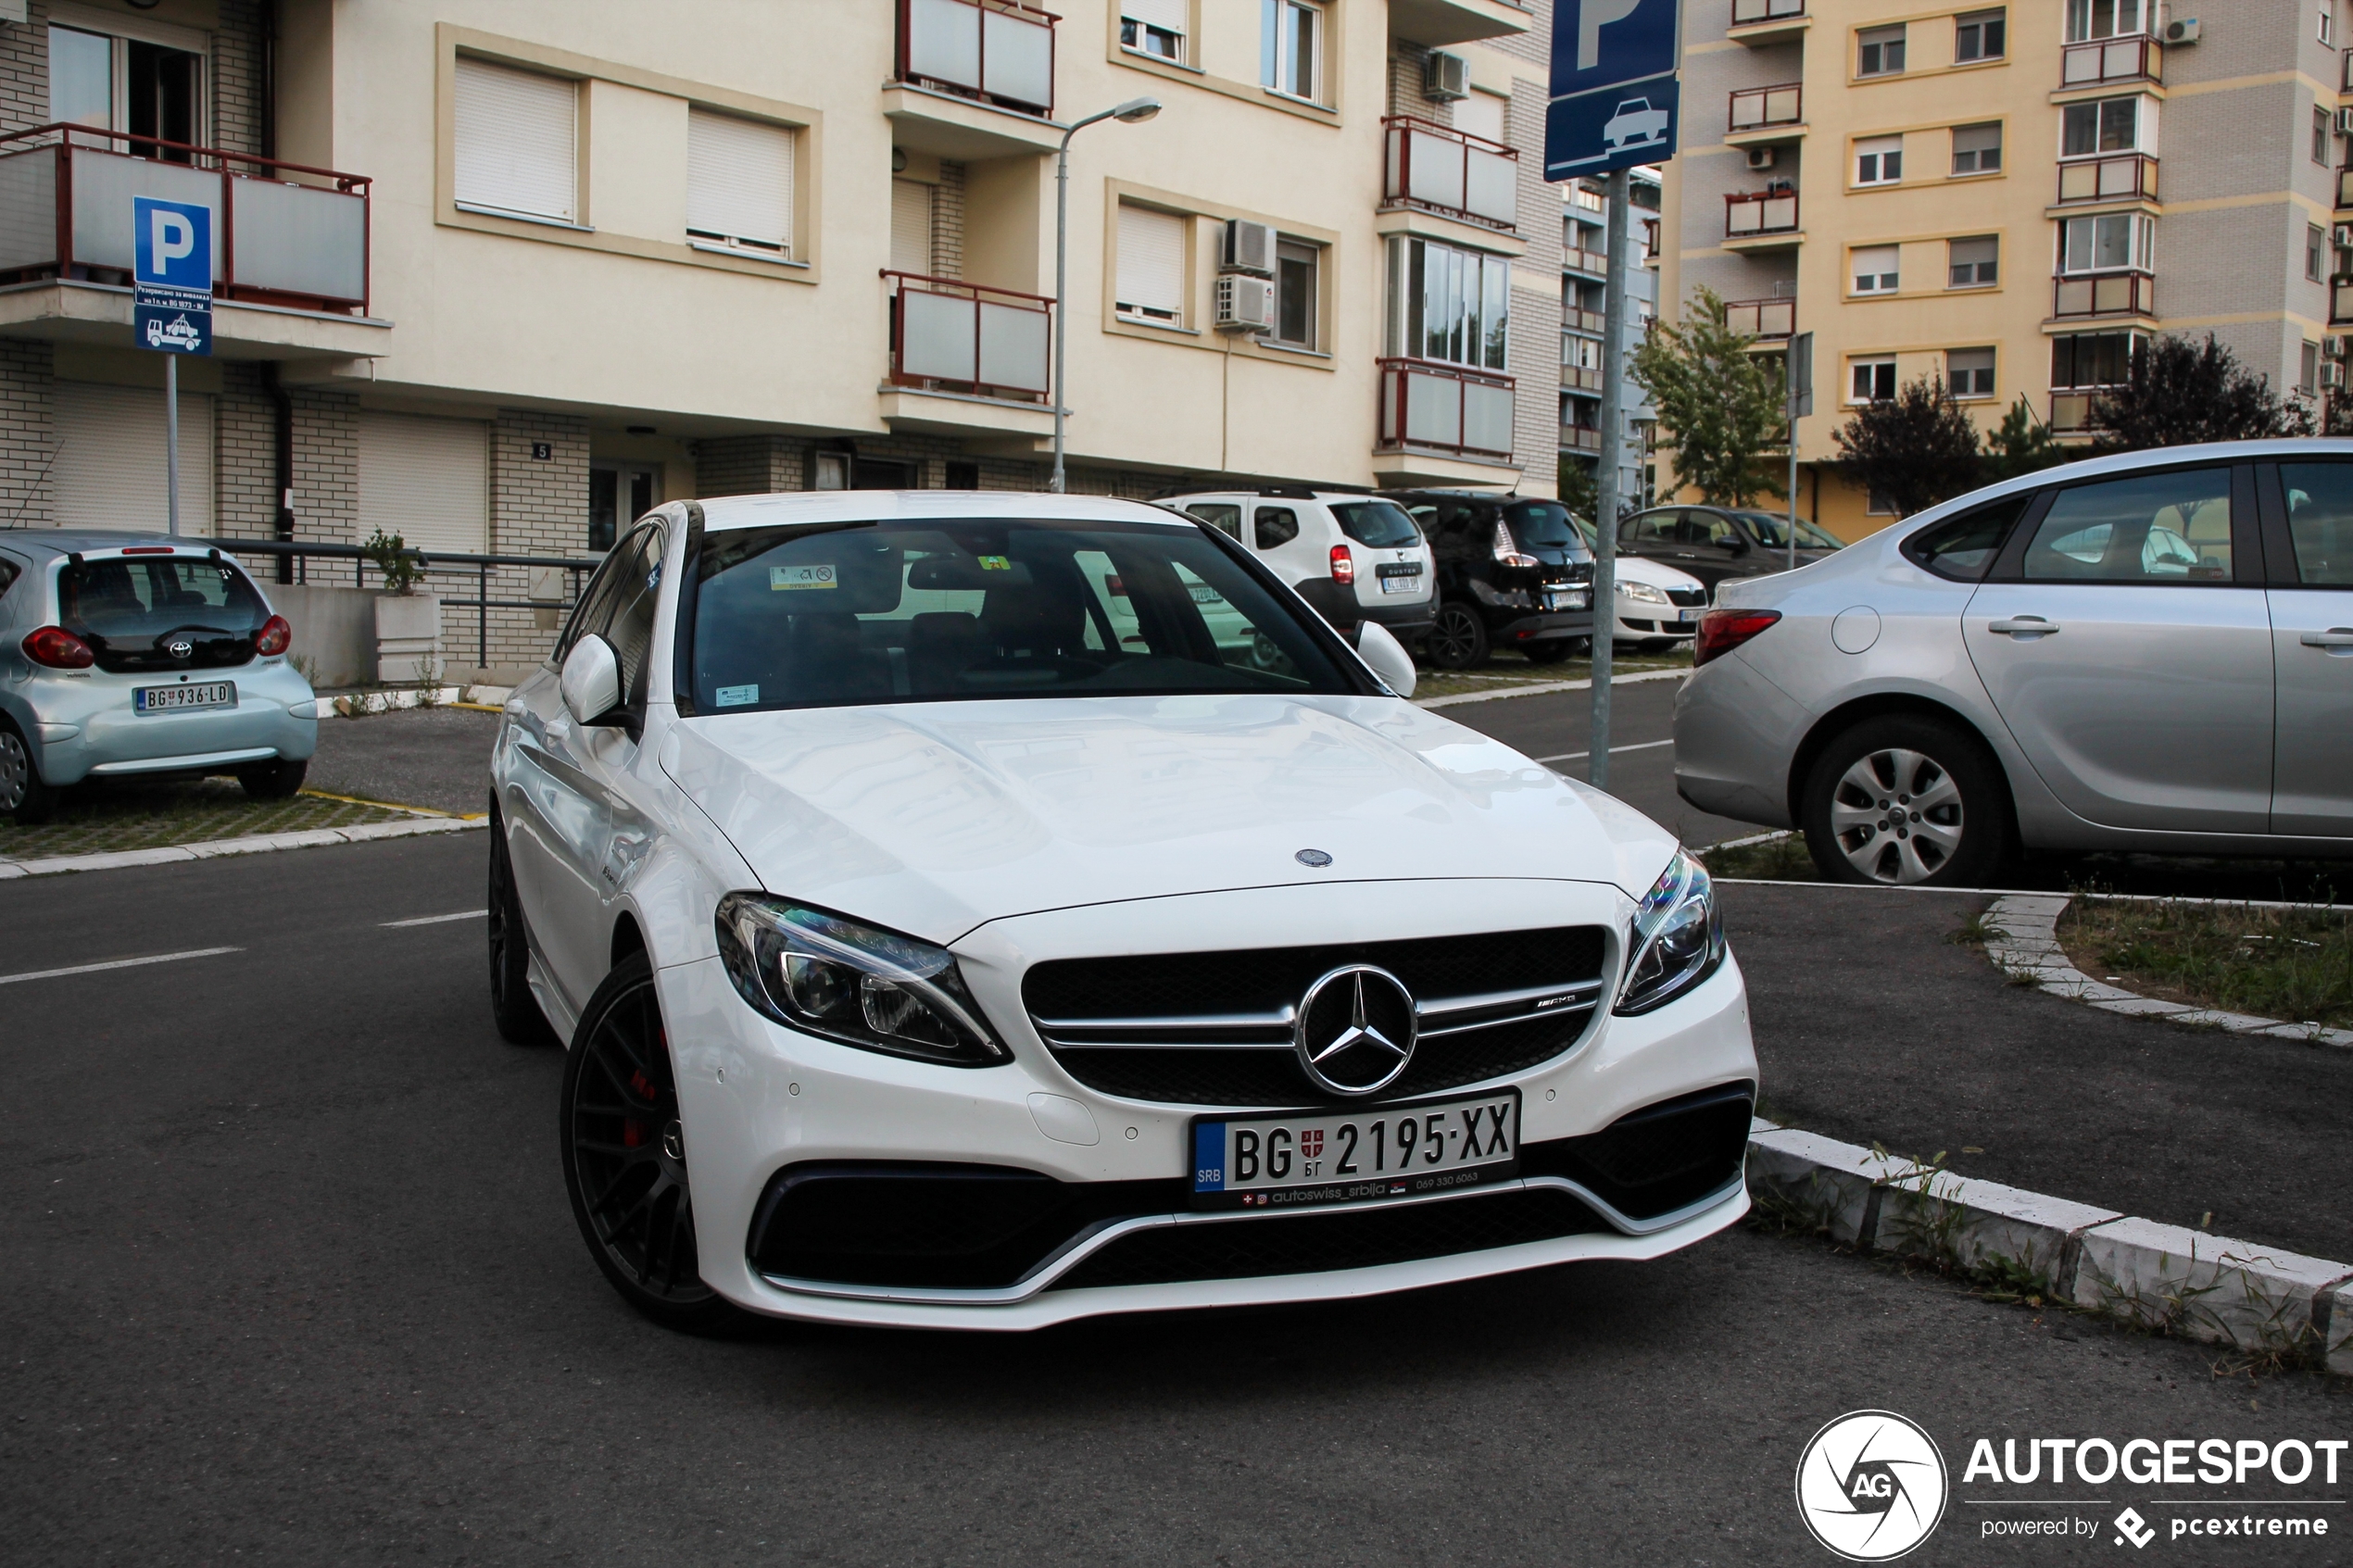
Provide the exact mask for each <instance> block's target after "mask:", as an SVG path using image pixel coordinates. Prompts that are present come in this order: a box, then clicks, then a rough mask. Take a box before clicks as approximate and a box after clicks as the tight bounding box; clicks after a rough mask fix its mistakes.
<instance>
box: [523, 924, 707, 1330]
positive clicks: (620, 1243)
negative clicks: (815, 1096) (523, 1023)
mask: <svg viewBox="0 0 2353 1568" xmlns="http://www.w3.org/2000/svg"><path fill="white" fill-rule="evenodd" d="M561 1098H562V1111H563V1115H562V1126H561V1141H562V1148H563V1160H564V1188H565V1190H566V1191H567V1192H568V1193H569V1194H570V1195H571V1197H572V1212H573V1218H574V1219H576V1220H578V1221H579V1222H580V1234H581V1236H582V1237H583V1238H584V1239H585V1240H586V1242H587V1243H588V1250H589V1253H590V1254H591V1255H592V1256H593V1257H594V1258H595V1259H596V1260H597V1266H598V1268H600V1269H602V1270H603V1271H604V1273H605V1278H606V1279H608V1280H610V1281H611V1282H612V1287H613V1288H614V1289H615V1290H618V1291H619V1292H621V1295H622V1298H623V1300H625V1301H627V1302H628V1303H629V1304H630V1305H631V1306H632V1307H635V1309H636V1310H637V1311H640V1312H642V1313H644V1314H645V1315H646V1316H647V1317H648V1318H650V1319H652V1320H653V1321H654V1322H655V1323H660V1324H661V1325H662V1326H663V1327H665V1328H673V1329H677V1330H679V1331H681V1332H683V1333H687V1334H718V1333H724V1332H727V1331H729V1330H731V1329H733V1328H735V1327H736V1326H738V1325H739V1324H740V1323H741V1322H742V1319H743V1314H742V1313H741V1311H738V1310H737V1309H736V1307H734V1306H733V1305H731V1304H730V1303H729V1302H727V1301H726V1300H725V1299H724V1298H722V1297H721V1296H720V1295H719V1293H718V1292H717V1291H715V1290H713V1289H711V1286H708V1285H705V1284H704V1283H703V1281H702V1274H701V1273H700V1272H699V1269H698V1264H697V1255H696V1251H695V1210H694V1201H693V1197H692V1189H691V1187H690V1186H689V1185H688V1182H687V1177H686V1153H687V1150H686V1126H685V1123H684V1122H683V1121H682V1120H681V1118H680V1115H679V1107H678V1087H677V1078H676V1075H675V1073H673V1071H672V1068H671V1061H670V1037H669V1035H668V1033H667V1032H666V1031H665V1030H664V1029H663V1028H662V1023H661V1003H660V1001H659V999H658V998H657V997H655V995H654V972H653V965H652V964H650V963H649V962H648V961H647V959H646V955H645V954H643V953H632V954H630V955H629V957H627V958H626V959H623V960H622V962H621V964H620V966H619V967H618V968H616V969H615V970H614V971H613V972H611V973H610V974H608V975H606V976H605V980H604V984H603V985H599V986H598V987H597V993H596V995H595V996H593V997H589V998H588V1007H587V1010H585V1012H583V1013H582V1014H581V1018H580V1030H579V1033H578V1034H577V1035H574V1036H573V1042H572V1052H571V1055H570V1057H569V1058H568V1059H567V1060H566V1061H565V1062H564V1083H563V1094H562V1097H561Z"/></svg>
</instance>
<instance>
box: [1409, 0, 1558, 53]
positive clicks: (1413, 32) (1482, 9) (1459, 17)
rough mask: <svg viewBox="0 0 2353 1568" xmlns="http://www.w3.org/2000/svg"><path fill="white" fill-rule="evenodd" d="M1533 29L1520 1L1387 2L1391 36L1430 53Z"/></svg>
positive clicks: (1532, 17)
mask: <svg viewBox="0 0 2353 1568" xmlns="http://www.w3.org/2000/svg"><path fill="white" fill-rule="evenodd" d="M1535 25H1536V17H1535V14H1534V13H1533V12H1531V11H1530V10H1529V8H1528V7H1527V6H1523V5H1521V4H1519V0H1389V31H1390V36H1391V37H1393V38H1403V39H1404V40H1406V41H1407V42H1409V43H1413V44H1427V45H1428V46H1429V47H1430V48H1433V49H1442V48H1445V47H1446V46H1447V45H1449V44H1475V43H1477V42H1478V41H1479V40H1480V39H1482V38H1509V37H1511V36H1513V35H1514V34H1516V33H1523V32H1526V31H1528V30H1529V28H1531V27H1534V26H1535Z"/></svg>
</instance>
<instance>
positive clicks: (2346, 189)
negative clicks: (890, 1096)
mask: <svg viewBox="0 0 2353 1568" xmlns="http://www.w3.org/2000/svg"><path fill="white" fill-rule="evenodd" d="M2336 210H2337V211H2339V212H2353V169H2338V170H2337V171H2336Z"/></svg>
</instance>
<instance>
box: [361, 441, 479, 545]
mask: <svg viewBox="0 0 2353 1568" xmlns="http://www.w3.org/2000/svg"><path fill="white" fill-rule="evenodd" d="M379 529H381V530H383V531H384V533H387V534H392V533H397V534H399V535H400V537H401V538H402V539H403V540H405V541H406V542H407V543H409V544H411V545H414V546H418V547H419V548H421V549H422V550H424V551H425V552H426V553H427V554H431V553H432V552H433V551H434V550H456V551H459V552H462V553H464V554H467V555H483V554H487V553H488V551H489V548H490V432H489V427H488V426H486V425H484V424H483V423H481V422H480V421H478V420H437V419H430V418H427V417H425V416H423V415H421V414H386V413H378V412H373V411H363V412H362V413H361V414H360V416H359V536H360V538H362V539H366V538H367V537H369V536H370V535H371V534H372V533H375V532H376V531H377V530H379Z"/></svg>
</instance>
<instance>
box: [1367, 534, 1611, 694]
mask: <svg viewBox="0 0 2353 1568" xmlns="http://www.w3.org/2000/svg"><path fill="white" fill-rule="evenodd" d="M1383 494H1385V495H1389V496H1390V498H1391V499H1393V500H1394V501H1396V502H1397V504H1398V505H1399V506H1401V507H1403V508H1405V510H1406V511H1408V512H1409V513H1411V514H1412V515H1413V519H1414V521H1415V522H1416V523H1417V524H1418V525H1420V528H1421V530H1422V532H1423V533H1426V534H1428V536H1429V541H1430V547H1431V553H1432V555H1433V556H1434V557H1435V558H1436V560H1437V565H1438V607H1437V614H1436V615H1435V617H1434V618H1433V619H1432V621H1431V622H1430V630H1429V634H1428V636H1427V637H1426V638H1425V639H1424V640H1423V643H1422V651H1423V655H1424V657H1425V659H1427V660H1428V662H1429V663H1431V664H1433V665H1436V666H1437V667H1438V668H1439V669H1441V670H1466V669H1468V668H1470V667H1471V666H1472V665H1475V664H1482V663H1484V662H1486V659H1487V656H1488V654H1489V653H1490V652H1491V650H1492V649H1495V648H1514V649H1516V650H1518V651H1519V652H1521V653H1524V654H1526V655H1527V656H1528V657H1529V659H1530V660H1532V661H1534V662H1535V663H1538V664H1555V663H1558V662H1559V661H1560V660H1562V659H1567V657H1568V656H1569V655H1570V654H1572V653H1574V652H1576V651H1577V650H1578V649H1579V648H1580V647H1583V646H1587V644H1588V642H1589V641H1590V639H1591V638H1592V632H1593V587H1592V583H1593V556H1592V551H1591V550H1589V549H1587V548H1586V547H1585V541H1584V539H1583V538H1582V537H1581V536H1580V535H1579V533H1578V532H1577V530H1576V528H1575V527H1574V526H1572V525H1571V523H1570V522H1569V519H1568V508H1566V507H1564V506H1562V505H1561V504H1560V503H1559V502H1557V501H1539V500H1520V499H1517V498H1516V497H1513V496H1509V495H1481V494H1479V493H1478V492H1476V491H1468V490H1391V491H1385V492H1383Z"/></svg>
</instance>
